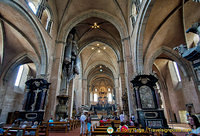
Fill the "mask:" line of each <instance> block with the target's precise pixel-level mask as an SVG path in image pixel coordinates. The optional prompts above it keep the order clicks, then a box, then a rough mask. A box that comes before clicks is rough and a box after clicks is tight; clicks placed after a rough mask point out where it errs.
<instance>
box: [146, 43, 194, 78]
mask: <svg viewBox="0 0 200 136" xmlns="http://www.w3.org/2000/svg"><path fill="white" fill-rule="evenodd" d="M162 53H163V54H165V55H167V56H169V57H170V58H172V59H173V60H175V61H176V62H177V63H178V64H180V65H179V66H180V68H181V70H182V72H183V74H184V76H185V77H187V78H190V77H191V75H192V70H191V67H190V66H189V64H188V62H186V61H185V60H183V58H182V57H181V56H180V55H179V54H178V53H176V52H175V51H174V50H172V49H171V48H168V47H166V46H163V47H160V48H159V49H157V50H156V51H155V52H154V53H152V54H153V55H152V56H151V57H150V58H149V59H147V60H145V62H146V63H145V68H144V69H145V71H144V72H145V73H148V74H149V73H152V66H153V63H154V61H155V59H156V58H157V57H158V56H159V55H160V54H162ZM189 69H190V70H189Z"/></svg>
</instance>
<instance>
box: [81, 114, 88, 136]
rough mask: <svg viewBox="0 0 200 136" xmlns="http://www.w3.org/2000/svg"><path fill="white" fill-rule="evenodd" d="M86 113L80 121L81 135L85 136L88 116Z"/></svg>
mask: <svg viewBox="0 0 200 136" xmlns="http://www.w3.org/2000/svg"><path fill="white" fill-rule="evenodd" d="M85 114H86V112H83V114H82V115H81V117H80V121H81V131H80V135H82V134H83V135H85V121H86V119H87V118H86V116H85Z"/></svg>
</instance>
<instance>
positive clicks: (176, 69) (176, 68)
mask: <svg viewBox="0 0 200 136" xmlns="http://www.w3.org/2000/svg"><path fill="white" fill-rule="evenodd" d="M173 65H174V69H175V71H176V76H177V78H178V81H179V82H181V76H180V73H179V70H178V65H177V63H176V62H175V61H173Z"/></svg>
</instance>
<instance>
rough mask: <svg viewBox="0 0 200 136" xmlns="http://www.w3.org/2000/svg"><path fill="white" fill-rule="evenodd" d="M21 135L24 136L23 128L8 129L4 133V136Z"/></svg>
mask: <svg viewBox="0 0 200 136" xmlns="http://www.w3.org/2000/svg"><path fill="white" fill-rule="evenodd" d="M19 132H20V133H22V135H23V136H24V134H25V129H23V128H8V129H7V130H6V131H5V132H4V136H16V135H17V133H19Z"/></svg>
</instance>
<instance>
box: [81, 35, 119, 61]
mask: <svg viewBox="0 0 200 136" xmlns="http://www.w3.org/2000/svg"><path fill="white" fill-rule="evenodd" d="M93 42H100V43H104V44H106V45H107V46H109V47H110V48H112V49H113V51H114V52H115V54H116V56H117V59H118V60H120V59H121V58H122V55H121V54H120V51H119V48H117V47H116V48H115V47H113V46H112V42H113V41H108V40H106V39H105V38H91V39H87V41H86V42H84V43H81V48H79V54H80V53H81V52H82V50H83V49H84V48H85V47H86V46H87V45H88V44H91V43H93Z"/></svg>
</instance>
